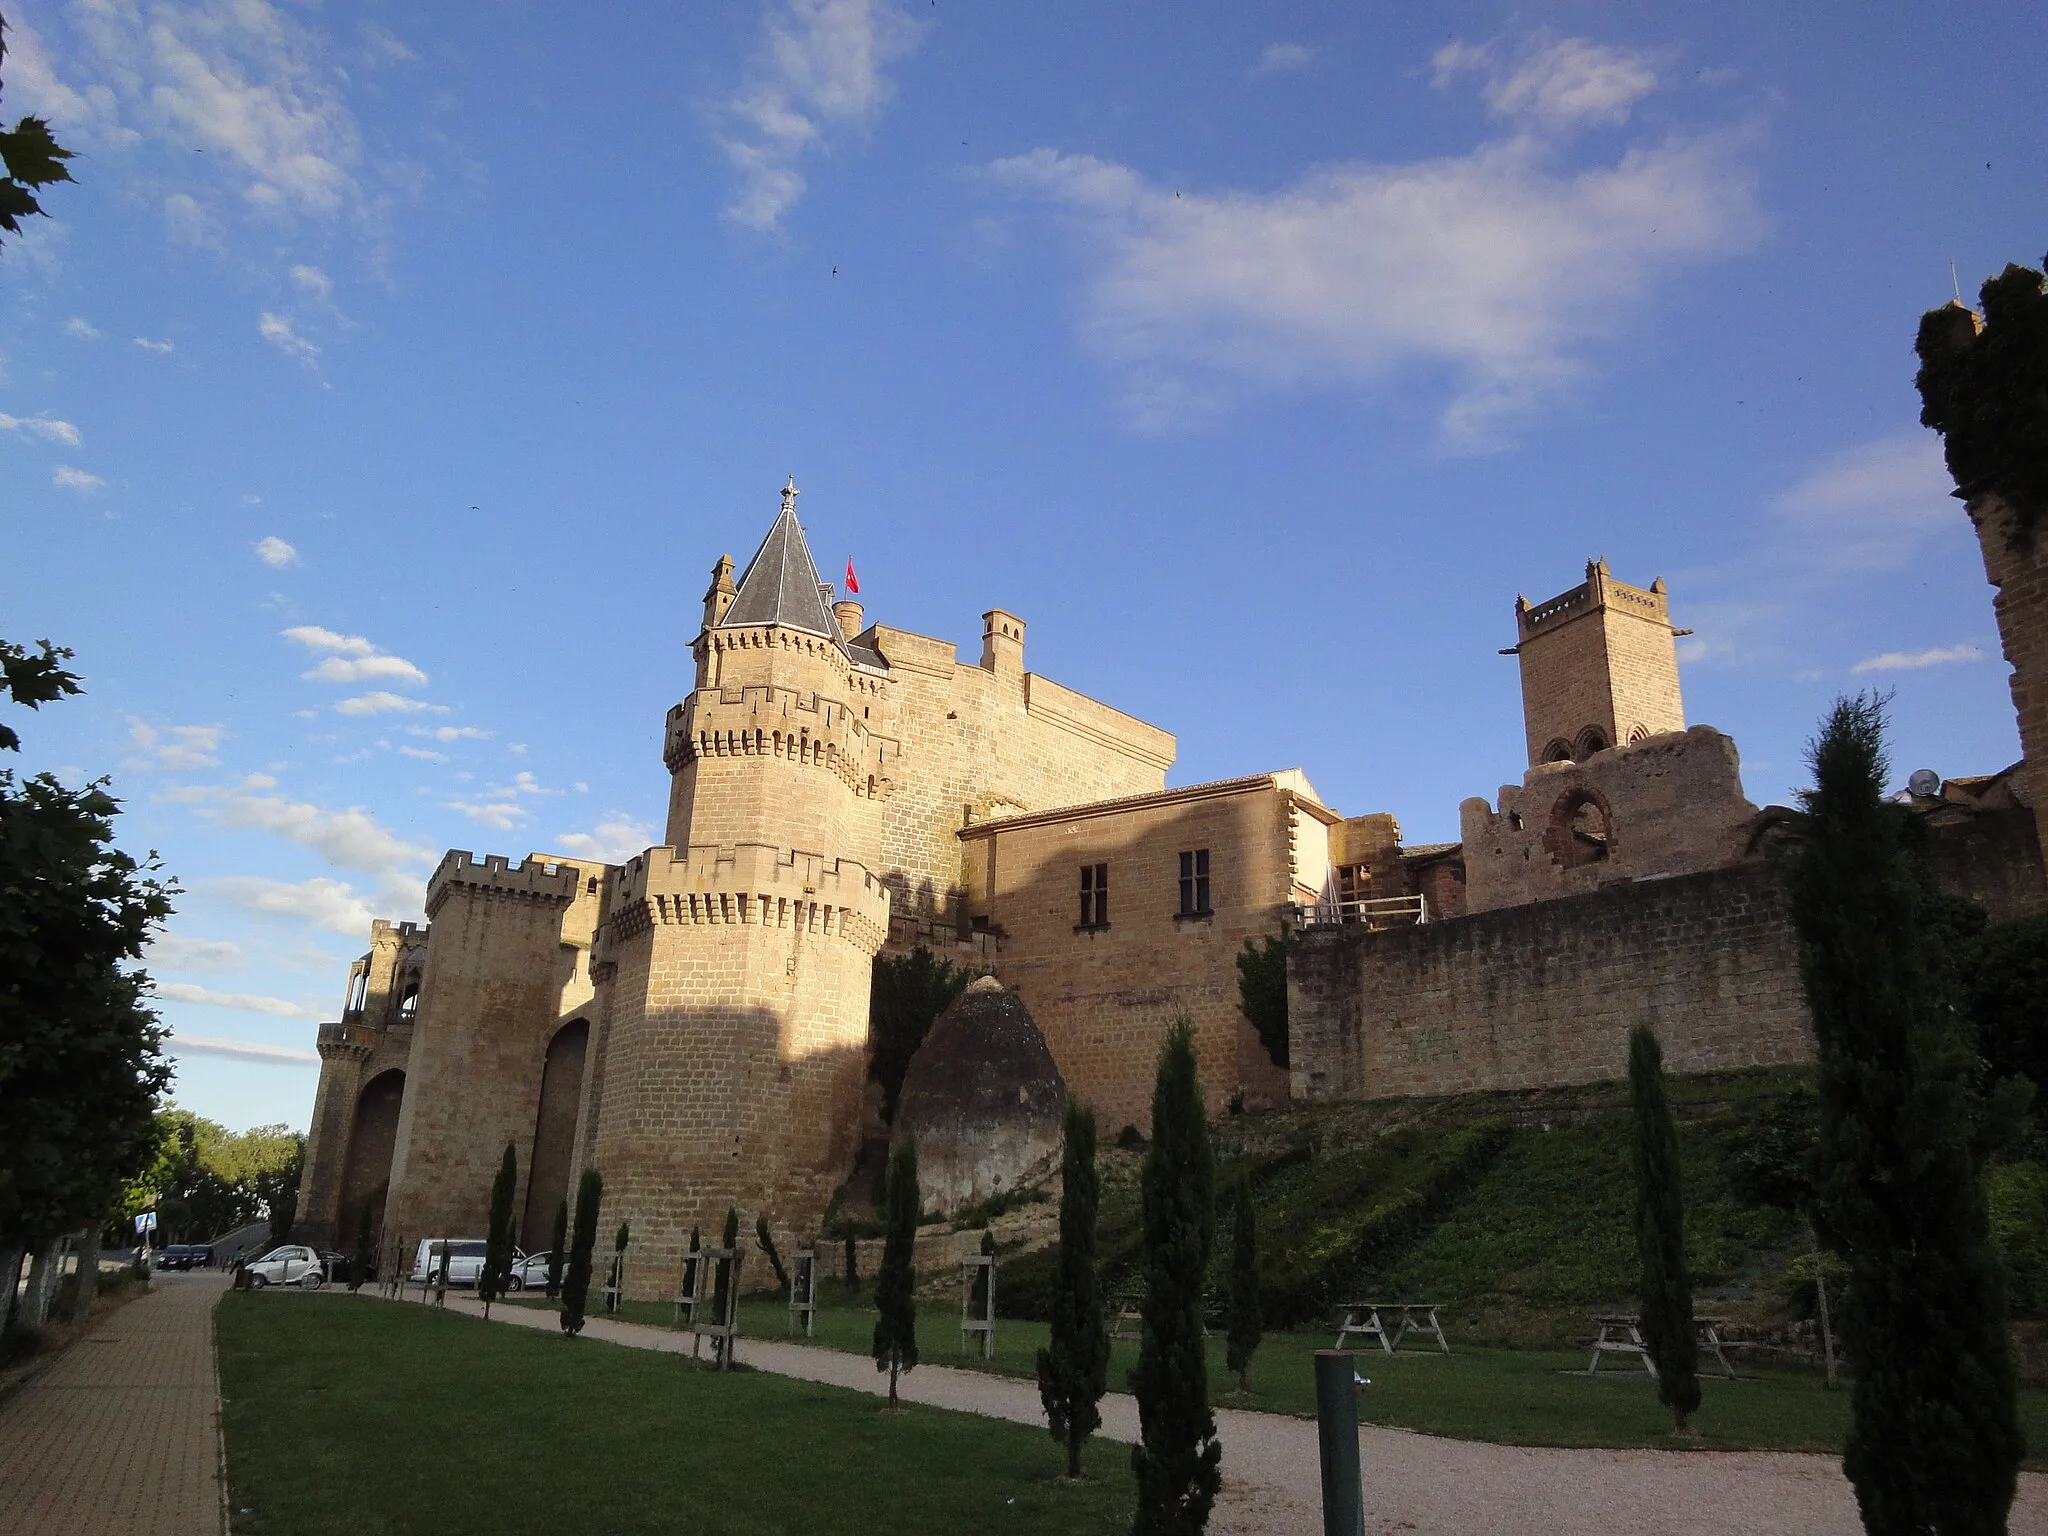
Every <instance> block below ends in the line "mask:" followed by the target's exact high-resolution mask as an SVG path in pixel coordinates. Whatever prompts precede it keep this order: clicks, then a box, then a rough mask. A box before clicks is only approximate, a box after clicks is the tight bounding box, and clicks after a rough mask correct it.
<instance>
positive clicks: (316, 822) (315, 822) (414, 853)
mask: <svg viewBox="0 0 2048 1536" xmlns="http://www.w3.org/2000/svg"><path fill="white" fill-rule="evenodd" d="M275 788H276V781H275V780H274V779H271V778H269V777H268V776H266V775H264V774H251V775H249V777H247V778H246V779H243V780H242V781H241V783H239V784H236V785H233V786H231V787H228V788H211V789H206V790H203V791H201V792H199V793H198V794H197V795H195V796H194V797H193V798H194V799H195V801H196V802H197V803H198V804H199V814H200V815H202V816H205V817H206V818H208V819H209V820H210V821H212V822H214V823H215V825H217V826H220V827H224V828H228V829H230V830H244V829H251V830H256V831H261V832H268V833H270V834H271V835H272V836H274V837H281V838H283V839H284V840H285V841H286V842H291V843H297V844H299V845H300V846H301V847H304V848H311V849H313V850H314V851H315V852H317V853H319V854H320V855H321V856H322V857H323V858H325V859H326V860H327V862H328V863H329V864H332V865H334V866H336V867H337V868H341V869H360V870H366V871H368V872H369V873H371V874H376V875H385V876H391V875H397V874H399V873H401V872H404V871H411V870H414V869H416V868H417V867H418V866H420V865H422V864H426V863H429V862H431V861H432V860H433V858H434V850H433V849H431V848H427V847H425V846H423V845H421V844H419V843H409V842H407V841H406V840H405V839H404V838H402V837H400V836H398V835H397V834H396V833H394V832H392V831H391V830H390V829H389V828H387V827H385V826H384V825H383V824H382V823H381V822H379V821H378V820H377V818H376V817H375V816H373V815H371V814H370V813H369V812H368V811H366V810H364V809H363V808H362V807H361V806H349V807H348V808H346V809H344V810H338V811H336V810H329V809H327V808H326V807H324V806H318V805H313V804H310V803H308V802H306V801H296V800H289V799H287V798H285V797H284V796H283V795H278V794H271V793H269V791H271V790H273V789H275Z"/></svg>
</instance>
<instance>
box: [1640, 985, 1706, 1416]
mask: <svg viewBox="0 0 2048 1536" xmlns="http://www.w3.org/2000/svg"><path fill="white" fill-rule="evenodd" d="M1628 1099H1629V1108H1630V1110H1631V1111H1632V1112H1633V1113H1634V1117H1635V1172H1636V1253H1637V1256H1638V1258H1639V1260H1640V1261H1641V1270H1640V1274H1639V1277H1638V1279H1637V1281H1636V1296H1637V1305H1638V1306H1639V1307H1640V1309H1641V1311H1642V1319H1643V1322H1642V1328H1643V1343H1644V1344H1645V1345H1646V1346H1647V1347H1648V1349H1649V1352H1650V1359H1651V1361H1652V1363H1654V1364H1655V1365H1656V1367H1657V1400H1658V1401H1659V1402H1661V1403H1662V1404H1663V1405H1664V1406H1665V1407H1666V1408H1669V1409H1670V1410H1671V1412H1672V1416H1673V1417H1674V1418H1675V1419H1676V1420H1677V1427H1678V1429H1679V1431H1680V1432H1681V1433H1682V1432H1683V1431H1684V1429H1685V1425H1686V1420H1688V1419H1689V1418H1691V1417H1692V1415H1693V1413H1694V1411H1695V1410H1696V1409H1698V1407H1699V1405H1700V1371H1699V1339H1698V1337H1697V1336H1696V1335H1695V1333H1694V1331H1693V1322H1692V1274H1691V1272H1690V1271H1689V1270H1688V1269H1687V1268H1686V1264H1685V1187H1684V1183H1683V1180H1682V1178H1681V1174H1680V1169H1679V1163H1678V1127H1677V1126H1676V1125H1675V1124H1673V1123H1672V1119H1671V1101H1670V1099H1669V1098H1668V1097H1666V1095H1665V1092H1664V1048H1663V1046H1661V1045H1659V1044H1658V1043H1657V1036H1656V1034H1655V1033H1654V1032H1653V1031H1652V1030H1651V1029H1650V1028H1649V1027H1648V1026H1647V1025H1639V1026H1637V1028H1636V1029H1634V1030H1633V1031H1631V1032H1630V1034H1629V1037H1628Z"/></svg>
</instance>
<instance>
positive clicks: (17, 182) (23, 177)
mask: <svg viewBox="0 0 2048 1536" xmlns="http://www.w3.org/2000/svg"><path fill="white" fill-rule="evenodd" d="M6 55H7V22H6V19H5V18H4V17H0V62H4V60H5V58H6ZM71 158H72V154H71V151H70V150H68V149H65V148H63V147H61V146H60V145H59V144H58V143H57V141H56V139H54V138H52V137H51V135H50V125H49V124H48V123H46V122H44V121H43V120H42V119H41V118H40V117H24V118H23V119H22V120H21V121H20V122H18V123H16V124H15V125H14V126H13V127H12V128H0V167H4V168H5V170H6V172H7V174H6V175H5V176H0V230H5V231H6V232H7V233H8V234H10V235H18V234H20V233H21V221H22V220H23V219H25V218H30V217H33V216H34V215H36V214H41V213H43V212H44V210H43V205H42V204H41V203H40V202H39V201H38V200H37V198H36V192H37V190H38V189H39V188H42V187H47V186H49V185H51V184H52V183H54V182H59V181H69V180H70V179H71V172H70V171H68V170H66V169H65V166H64V162H65V161H66V160H69V159H71ZM45 217H47V215H46V214H45Z"/></svg>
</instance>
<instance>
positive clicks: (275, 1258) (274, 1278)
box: [243, 1243, 327, 1291]
mask: <svg viewBox="0 0 2048 1536" xmlns="http://www.w3.org/2000/svg"><path fill="white" fill-rule="evenodd" d="M243 1268H244V1269H245V1270H246V1271H247V1272H248V1276H249V1289H250V1290H252V1291H260V1290H262V1289H263V1287H264V1286H266V1285H297V1286H302V1287H304V1288H305V1289H306V1290H309V1291H317V1290H319V1289H320V1287H321V1286H323V1285H325V1284H326V1283H327V1266H326V1265H325V1264H323V1263H322V1262H321V1260H320V1255H319V1254H317V1253H315V1252H314V1251H313V1250H312V1249H310V1248H302V1247H300V1246H299V1245H298V1244H297V1243H286V1244H285V1245H284V1246H283V1247H282V1248H273V1249H271V1250H270V1252H268V1253H266V1254H265V1255H263V1257H262V1258H260V1259H257V1260H255V1261H254V1262H253V1263H250V1264H246V1265H244V1266H243Z"/></svg>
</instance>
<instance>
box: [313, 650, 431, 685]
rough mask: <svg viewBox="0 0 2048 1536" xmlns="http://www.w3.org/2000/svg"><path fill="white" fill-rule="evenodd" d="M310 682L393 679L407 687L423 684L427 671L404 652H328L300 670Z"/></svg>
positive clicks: (366, 681)
mask: <svg viewBox="0 0 2048 1536" xmlns="http://www.w3.org/2000/svg"><path fill="white" fill-rule="evenodd" d="M299 675H300V676H301V677H303V678H304V679H305V680H306V681H307V682H309V683H374V682H379V681H382V682H393V683H398V684H400V685H402V686H404V687H409V688H424V687H426V685H427V674H426V673H424V672H422V671H421V670H420V669H419V668H418V667H416V666H414V665H413V664H412V663H411V662H409V661H407V660H406V659H405V658H404V657H403V656H330V657H328V658H327V659H326V660H325V661H323V662H321V663H320V665H319V666H317V667H315V668H314V669H313V670H312V671H310V672H302V673H300V674H299Z"/></svg>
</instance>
